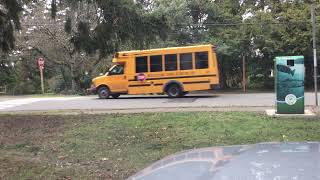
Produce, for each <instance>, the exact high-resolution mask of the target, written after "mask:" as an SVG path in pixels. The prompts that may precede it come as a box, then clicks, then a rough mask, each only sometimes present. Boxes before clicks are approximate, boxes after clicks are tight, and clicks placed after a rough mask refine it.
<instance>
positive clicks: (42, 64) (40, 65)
mask: <svg viewBox="0 0 320 180" xmlns="http://www.w3.org/2000/svg"><path fill="white" fill-rule="evenodd" d="M38 65H39V68H40V69H43V68H44V59H43V58H38Z"/></svg>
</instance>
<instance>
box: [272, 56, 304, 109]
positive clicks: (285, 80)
mask: <svg viewBox="0 0 320 180" xmlns="http://www.w3.org/2000/svg"><path fill="white" fill-rule="evenodd" d="M275 72H276V73H275V74H276V78H275V81H276V84H275V86H276V94H277V104H276V106H277V114H304V74H305V68H304V57H303V56H283V57H276V60H275Z"/></svg>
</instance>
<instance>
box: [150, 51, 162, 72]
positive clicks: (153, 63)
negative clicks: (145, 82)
mask: <svg viewBox="0 0 320 180" xmlns="http://www.w3.org/2000/svg"><path fill="white" fill-rule="evenodd" d="M150 71H151V72H159V71H162V56H161V55H158V56H150Z"/></svg>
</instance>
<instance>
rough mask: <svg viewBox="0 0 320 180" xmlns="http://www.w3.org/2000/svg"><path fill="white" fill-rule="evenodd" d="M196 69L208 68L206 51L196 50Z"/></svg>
mask: <svg viewBox="0 0 320 180" xmlns="http://www.w3.org/2000/svg"><path fill="white" fill-rule="evenodd" d="M195 55H196V69H207V68H208V52H196V53H195Z"/></svg>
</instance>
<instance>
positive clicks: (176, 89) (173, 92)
mask: <svg viewBox="0 0 320 180" xmlns="http://www.w3.org/2000/svg"><path fill="white" fill-rule="evenodd" d="M166 93H167V95H168V96H169V97H173V98H175V97H181V96H182V95H183V92H182V89H181V87H180V86H179V85H178V84H171V85H169V87H168V88H167V91H166Z"/></svg>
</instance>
